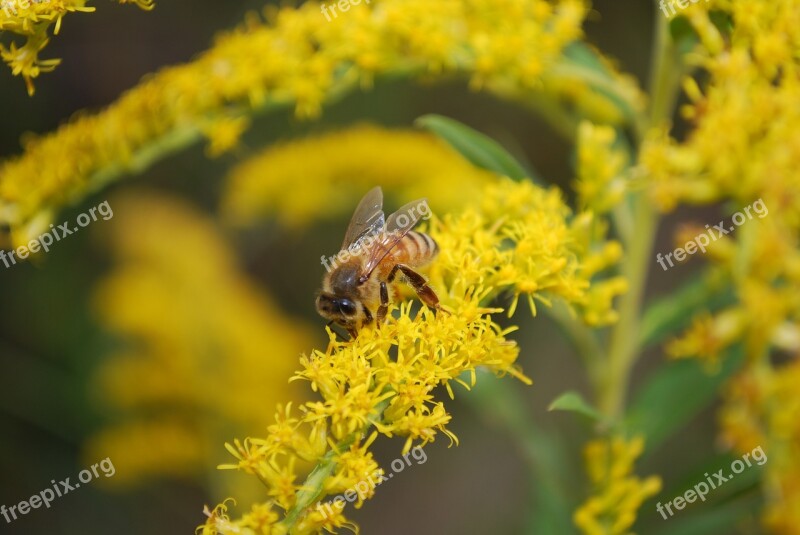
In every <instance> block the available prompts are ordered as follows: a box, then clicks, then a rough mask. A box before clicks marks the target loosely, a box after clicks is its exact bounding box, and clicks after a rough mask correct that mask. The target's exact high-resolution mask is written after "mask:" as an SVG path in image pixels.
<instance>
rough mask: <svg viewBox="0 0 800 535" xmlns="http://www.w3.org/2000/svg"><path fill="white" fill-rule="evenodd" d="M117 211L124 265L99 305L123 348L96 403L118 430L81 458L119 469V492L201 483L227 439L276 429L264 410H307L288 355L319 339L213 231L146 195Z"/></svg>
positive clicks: (193, 215) (118, 249)
mask: <svg viewBox="0 0 800 535" xmlns="http://www.w3.org/2000/svg"><path fill="white" fill-rule="evenodd" d="M114 208H115V217H114V219H113V221H111V226H110V230H109V232H110V235H109V236H108V237H107V238H108V239H107V240H105V241H106V243H107V245H108V247H110V249H111V251H112V253H113V255H114V257H115V259H116V265H115V267H114V270H113V271H112V273H111V274H110V275H109V276H108V277H107V278H106V279H105V280H104V281H102V283H101V284H100V285H99V286H98V288H97V290H96V293H95V296H94V302H95V305H96V310H97V316H98V318H99V320H100V321H101V323H102V324H103V325H104V326H105V327H106V328H107V329H108V330H110V331H111V332H112V333H114V334H116V335H118V336H120V337H121V338H122V339H123V340H124V341H125V342H126V344H125V345H124V346H123V347H122V348H120V349H118V350H117V351H116V353H115V354H114V355H113V356H112V357H111V358H110V359H109V360H107V361H106V362H105V363H104V364H103V365H102V366H101V368H100V370H99V371H98V373H97V377H96V387H97V389H96V394H95V395H96V396H97V397H98V398H99V399H101V400H102V401H103V405H104V406H109V407H110V409H111V411H112V413H113V414H115V416H116V418H115V421H118V422H119V423H115V424H113V425H110V426H109V427H106V428H105V429H102V430H101V431H100V432H98V433H97V434H96V435H95V436H94V437H93V438H92V439H91V440H90V442H89V443H88V444H87V445H86V452H85V455H86V457H87V458H95V457H96V456H97V455H98V454H102V455H104V456H111V458H113V459H114V462H115V464H116V465H117V468H118V472H117V477H115V478H113V479H109V482H111V483H113V484H122V485H124V484H129V483H132V482H136V481H139V480H141V479H143V478H147V477H152V476H182V477H190V478H203V477H205V476H207V475H208V471H209V469H211V468H212V467H214V466H215V465H216V464H217V463H218V461H219V456H218V453H217V451H216V450H217V445H218V444H219V443H220V442H221V441H222V440H224V438H223V437H226V436H229V435H230V434H231V433H255V432H257V431H259V430H261V429H263V428H265V427H266V425H267V423H268V422H267V420H268V417H267V416H266V415H265V413H264V407H269V406H274V404H275V403H276V402H277V401H278V400H284V401H285V400H291V399H299V398H298V395H297V391H296V389H294V388H291V387H290V386H289V382H288V381H289V378H290V377H291V374H292V370H293V369H294V366H295V359H294V358H293V357H292V355H295V354H298V353H299V352H300V351H302V350H304V349H306V348H307V347H308V346H309V345H310V344H311V343H312V340H313V337H312V336H311V334H310V331H308V330H306V329H305V328H303V327H302V324H301V323H299V322H298V321H297V320H296V319H292V318H290V317H287V315H286V313H285V312H283V311H282V310H281V309H280V308H279V307H278V306H277V305H276V304H275V303H273V302H272V301H271V300H270V299H268V298H267V297H266V296H263V295H261V292H260V290H259V289H257V288H256V287H255V286H254V285H253V284H252V283H251V282H250V281H248V280H247V279H246V278H245V277H243V276H242V275H241V274H240V273H239V270H238V268H237V266H236V263H235V261H234V259H233V258H234V257H233V253H232V252H231V250H230V248H229V246H228V245H227V244H226V243H225V241H224V238H223V237H222V236H220V235H219V234H218V233H217V231H216V230H215V228H214V224H213V222H212V221H210V220H208V219H207V218H205V217H204V216H202V215H200V214H199V213H198V212H197V211H196V210H194V209H193V208H191V207H190V206H188V205H186V204H185V203H183V202H180V201H176V200H171V199H169V198H166V197H160V196H156V195H155V194H139V195H127V196H125V197H121V198H119V199H117V200H115V201H114ZM98 452H99V453H98Z"/></svg>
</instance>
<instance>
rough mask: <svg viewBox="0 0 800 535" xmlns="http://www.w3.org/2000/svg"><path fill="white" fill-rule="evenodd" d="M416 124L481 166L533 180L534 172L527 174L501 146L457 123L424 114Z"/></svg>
mask: <svg viewBox="0 0 800 535" xmlns="http://www.w3.org/2000/svg"><path fill="white" fill-rule="evenodd" d="M414 124H415V125H416V126H418V127H420V128H424V129H425V130H430V131H431V132H433V133H434V134H436V135H437V136H439V137H440V138H442V139H443V140H445V141H446V142H447V143H449V144H450V146H452V147H453V148H454V149H455V150H456V151H458V152H459V154H461V155H462V156H463V157H464V158H466V159H467V160H469V161H470V162H471V163H472V164H473V165H476V166H477V167H480V168H482V169H486V170H488V171H492V172H494V173H497V174H500V175H504V176H507V177H510V178H513V179H514V180H522V179H524V178H528V177H530V178H532V179H533V176H532V175H533V173H531V172H529V171H526V170H525V168H524V167H523V166H522V165H521V164H520V163H519V162H518V161H517V160H516V159H515V158H514V157H513V156H511V154H509V153H508V152H507V151H506V150H505V149H504V148H503V147H502V146H501V145H500V144H499V143H497V142H496V141H495V140H493V139H492V138H490V137H488V136H486V135H484V134H482V133H480V132H478V131H477V130H473V129H472V128H470V127H468V126H466V125H464V124H462V123H460V122H458V121H456V120H453V119H450V118H448V117H443V116H441V115H423V116H422V117H420V118H418V119H417V120H416V121H414ZM537 181H538V180H537Z"/></svg>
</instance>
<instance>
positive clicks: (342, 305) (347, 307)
mask: <svg viewBox="0 0 800 535" xmlns="http://www.w3.org/2000/svg"><path fill="white" fill-rule="evenodd" d="M338 304H339V310H340V311H341V312H342V314H344V315H345V316H352V315H353V314H355V313H356V305H355V303H353V302H352V301H351V300H349V299H339V303H338Z"/></svg>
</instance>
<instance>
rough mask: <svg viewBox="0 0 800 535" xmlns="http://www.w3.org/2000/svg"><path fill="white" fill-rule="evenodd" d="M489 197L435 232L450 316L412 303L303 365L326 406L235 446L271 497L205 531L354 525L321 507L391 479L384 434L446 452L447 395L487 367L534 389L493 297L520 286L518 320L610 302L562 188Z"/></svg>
mask: <svg viewBox="0 0 800 535" xmlns="http://www.w3.org/2000/svg"><path fill="white" fill-rule="evenodd" d="M478 199H480V200H477V201H473V204H472V205H470V206H467V207H465V208H464V209H462V210H461V211H460V212H458V213H449V214H446V215H445V216H444V217H442V218H441V219H437V218H434V219H432V220H431V226H430V228H429V229H428V230H427V231H428V232H429V233H430V234H431V236H432V237H433V238H434V239H435V240H436V241H437V243H438V244H439V246H440V248H441V253H440V256H439V257H438V258H437V261H436V262H435V263H434V264H433V266H432V267H431V271H430V283H431V285H432V287H433V288H434V289H435V290H436V291H437V294H438V295H439V297H440V299H441V303H442V305H443V307H444V309H445V310H446V312H442V311H440V312H434V311H433V310H430V309H427V308H425V307H423V308H422V309H421V310H420V311H419V312H418V313H416V314H413V313H412V307H411V304H410V303H402V304H401V305H400V306H399V308H394V309H393V314H391V315H390V316H389V319H388V320H387V322H386V323H385V324H384V325H382V326H380V328H378V327H366V328H364V329H362V331H360V333H359V336H358V337H357V338H355V339H354V340H352V341H346V342H342V341H338V340H336V338H335V337H334V336H333V335H332V334H331V335H330V341H329V344H328V347H327V348H326V349H325V350H324V351H322V350H315V351H313V352H312V353H311V354H310V355H307V356H304V357H302V359H301V370H300V371H299V372H297V374H296V375H295V378H296V379H299V380H304V381H308V382H309V383H310V384H311V388H312V390H314V391H315V392H316V393H317V394H318V395H319V396H320V397H321V400H319V401H310V402H306V403H305V404H303V405H301V406H300V408H299V410H294V409H293V408H292V407H291V406H290V405H286V406H284V407H280V408H279V410H278V413H277V416H276V421H275V424H273V425H272V426H271V427H270V428H269V429H268V435H267V436H266V437H265V438H249V439H246V440H245V441H243V442H240V441H238V440H237V441H234V443H233V444H232V445H231V444H229V445H228V449H229V451H231V453H232V454H233V455H234V456H235V457H236V458H237V463H236V464H234V465H226V466H224V467H225V468H239V469H242V470H245V471H246V472H248V473H252V474H255V475H256V476H257V477H258V478H259V479H260V480H261V481H262V482H263V483H264V484H265V485H266V486H267V488H268V495H269V496H270V501H269V502H268V503H267V504H258V505H256V506H255V507H254V508H253V509H252V510H251V512H250V513H249V514H247V515H245V516H244V517H242V518H241V519H239V520H231V519H230V518H229V517H228V515H227V514H226V512H225V508H224V507H223V506H220V507H217V508H215V509H214V510H213V511H209V512H208V515H209V518H208V521H207V522H206V524H205V525H204V526H202V527H201V528H200V529H201V530H202V532H203V533H204V534H217V533H219V534H232V533H239V532H240V531H237V530H245V531H244V532H248V531H246V530H247V529H251V530H255V531H253V532H254V533H255V532H257V533H276V534H277V533H289V532H291V533H295V534H307V533H309V534H310V533H319V532H321V531H322V530H323V529H325V530H328V531H330V532H335V530H337V529H338V528H341V527H343V526H346V525H348V521H347V519H346V518H345V517H344V516H343V515H340V514H337V515H334V516H330V515H323V514H321V513H320V512H319V511H318V510H316V509H315V508H314V507H313V504H314V503H315V502H317V501H318V500H320V499H321V498H322V497H323V496H324V495H326V494H335V493H339V492H342V491H343V490H345V489H347V488H351V487H353V486H354V485H355V484H356V483H358V482H359V481H361V480H363V479H364V478H365V477H366V475H368V474H373V473H375V472H376V471H378V470H379V468H378V465H377V464H376V462H375V460H374V459H373V458H372V455H371V453H370V451H369V446H370V444H371V443H372V441H374V440H375V438H376V437H377V436H379V435H385V436H388V437H391V436H402V437H405V439H406V442H405V446H404V448H403V452H408V451H409V450H410V449H411V447H412V446H414V445H420V446H422V445H425V444H427V443H429V442H432V441H433V440H434V439H435V437H436V435H437V434H438V433H439V432H442V433H444V434H445V435H446V436H448V437H449V438H450V440H451V442H454V441H456V440H457V439H456V437H455V436H454V435H453V434H452V433H451V432H450V431H449V430H448V429H447V424H448V423H449V422H450V419H451V416H450V414H448V412H447V410H446V408H445V406H444V404H443V403H442V402H440V401H436V400H435V398H434V392H435V389H436V388H437V387H439V386H443V387H444V388H445V389H446V390H447V392H448V394H449V396H450V397H451V398H452V397H453V396H454V389H453V387H452V385H453V383H458V384H461V385H462V386H464V387H466V388H470V387H471V386H472V385H473V384H474V383H475V377H476V376H475V370H476V368H477V367H479V366H480V367H483V368H486V369H489V370H492V371H494V372H495V373H497V374H501V375H504V374H509V375H512V376H514V377H516V378H518V379H520V380H522V381H524V382H526V383H529V382H530V381H529V379H527V378H526V377H525V376H524V375H523V374H522V373H521V372H520V370H519V369H518V368H517V367H516V365H515V361H516V359H517V356H518V353H519V348H518V347H517V345H516V344H515V343H514V342H513V341H510V340H508V339H507V338H506V335H507V334H508V333H510V332H512V331H513V330H515V328H513V327H512V328H508V329H502V328H500V327H499V326H498V325H497V324H496V323H494V321H493V319H492V314H493V313H497V312H501V311H502V309H498V308H487V303H488V302H489V301H490V300H491V299H493V298H494V297H496V296H497V295H498V294H499V293H500V292H502V291H504V290H506V289H510V290H511V291H513V292H514V293H515V298H514V302H513V303H512V305H511V312H513V309H514V308H515V306H516V300H517V298H518V297H519V295H521V294H524V295H526V296H527V297H528V299H529V302H530V303H531V306H533V298H537V299H540V300H542V301H544V302H549V301H550V300H553V299H559V300H563V301H564V302H566V303H567V304H568V305H569V306H574V307H577V308H579V309H582V308H583V307H586V306H587V304H589V303H596V301H594V300H591V299H588V298H587V294H588V292H589V291H590V290H589V288H588V286H589V284H588V279H587V277H588V276H590V274H589V273H590V272H591V270H589V271H587V270H586V268H585V266H590V265H591V266H594V267H595V268H597V269H600V268H601V267H602V265H603V264H604V263H607V258H606V257H607V256H608V255H607V254H605V255H604V253H603V252H600V253H597V252H593V251H591V250H589V248H587V247H586V244H584V243H583V242H582V241H581V239H580V238H578V237H576V235H580V234H582V233H583V229H582V228H581V224H578V225H577V226H576V227H572V226H571V225H570V223H569V222H568V217H569V215H570V214H569V209H568V208H567V207H566V205H565V204H564V203H563V201H562V200H561V198H560V197H559V195H558V193H557V192H556V191H555V190H552V191H545V190H542V189H540V188H538V187H536V186H534V185H533V184H532V183H530V182H527V181H525V182H520V183H517V182H512V181H510V180H507V179H502V180H499V181H497V182H496V183H494V184H490V185H488V186H487V187H486V188H485V190H484V191H483V192H482V194H481V195H480V196H479V197H478ZM576 221H577V220H576ZM600 249H601V251H602V249H603V247H600ZM592 313H593V314H595V315H597V316H600V317H605V316H608V315H609V314H610V313H609V311H608V310H592ZM309 460H317V461H318V465H317V467H316V469H315V470H313V471H311V472H310V473H309V472H308V470H307V469H305V466H304V461H309ZM304 478H305V482H304V481H303V479H304ZM371 493H372V491H370V493H368V494H367V495H365V496H363V497H360V499H359V501H358V503H357V504H356V507H359V506H360V505H361V503H362V501H363V499H366V498H369V497H370V496H371ZM276 508H277V509H280V510H284V511H286V515H285V517H284V516H283V515H276V514H275V512H274V509H276ZM255 526H257V529H256V528H255Z"/></svg>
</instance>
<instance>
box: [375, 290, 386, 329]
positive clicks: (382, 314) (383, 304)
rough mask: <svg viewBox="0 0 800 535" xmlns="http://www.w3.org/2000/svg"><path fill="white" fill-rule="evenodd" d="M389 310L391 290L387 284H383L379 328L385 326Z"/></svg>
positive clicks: (379, 309)
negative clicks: (384, 322)
mask: <svg viewBox="0 0 800 535" xmlns="http://www.w3.org/2000/svg"><path fill="white" fill-rule="evenodd" d="M387 310H389V288H387V286H386V283H385V282H381V305H380V306H379V307H378V323H377V324H376V325H377V326H378V327H380V326H381V325H383V321H384V320H385V319H386V311H387Z"/></svg>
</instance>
